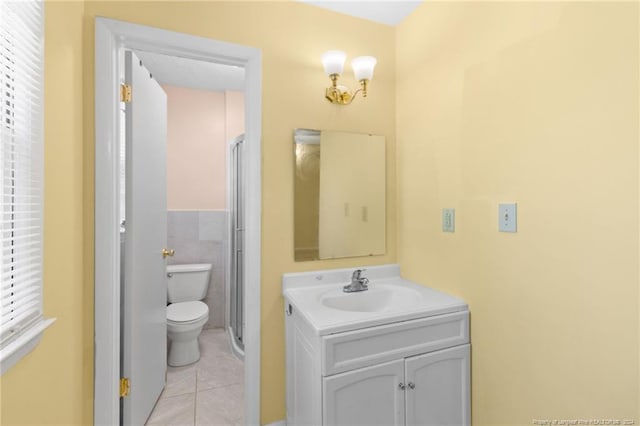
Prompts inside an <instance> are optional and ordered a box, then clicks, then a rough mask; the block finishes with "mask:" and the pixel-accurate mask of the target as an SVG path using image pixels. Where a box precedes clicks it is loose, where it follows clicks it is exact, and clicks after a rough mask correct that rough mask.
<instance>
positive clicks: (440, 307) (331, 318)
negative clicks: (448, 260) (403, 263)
mask: <svg viewBox="0 0 640 426" xmlns="http://www.w3.org/2000/svg"><path fill="white" fill-rule="evenodd" d="M355 269H366V272H364V273H363V276H365V277H367V278H369V280H370V282H369V289H370V290H367V291H372V292H373V291H376V289H378V288H385V289H392V290H393V289H394V287H395V286H398V290H399V292H402V293H403V294H405V295H407V294H408V295H415V300H413V301H412V302H411V303H410V305H411V306H407V305H406V304H405V305H401V306H395V305H394V304H393V303H392V302H391V303H390V304H389V306H388V307H386V308H385V309H383V310H377V311H372V312H359V311H349V310H341V309H334V308H330V307H328V306H325V305H324V304H323V303H321V300H322V298H323V297H327V296H328V295H339V294H340V293H341V292H342V287H343V286H344V285H346V284H349V282H350V280H351V273H352V272H353V271H354V270H355ZM282 289H283V295H284V298H285V307H287V306H286V304H291V305H292V308H293V309H294V310H296V312H298V313H299V314H301V315H302V316H303V317H304V318H305V319H306V320H307V321H308V322H309V324H311V326H312V327H313V328H314V329H315V331H316V333H318V335H327V334H332V333H337V332H343V331H349V330H357V329H360V328H366V327H371V326H375V325H381V324H389V323H394V322H399V321H407V320H412V319H417V318H425V317H429V316H433V315H440V314H447V313H452V312H460V311H466V310H467V304H466V303H465V302H464V301H463V300H461V299H459V298H457V297H454V296H450V295H448V294H445V293H442V292H440V291H437V290H434V289H431V288H429V287H425V286H422V285H420V284H416V283H414V282H412V281H409V280H406V279H404V278H402V277H401V276H400V268H399V266H398V265H382V266H374V267H365V268H349V269H333V270H324V271H313V272H303V273H293V274H284V275H283V278H282ZM363 293H364V292H363ZM348 297H358V296H357V293H351V294H350V295H349V296H348ZM405 299H406V298H405Z"/></svg>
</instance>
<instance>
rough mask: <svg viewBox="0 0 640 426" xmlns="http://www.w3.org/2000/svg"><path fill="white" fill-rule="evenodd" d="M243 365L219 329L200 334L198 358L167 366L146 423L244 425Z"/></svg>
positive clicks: (196, 425) (217, 425)
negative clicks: (161, 387) (193, 360)
mask: <svg viewBox="0 0 640 426" xmlns="http://www.w3.org/2000/svg"><path fill="white" fill-rule="evenodd" d="M243 410H244V364H243V362H242V361H241V360H239V359H238V358H237V357H236V356H235V355H233V353H232V352H231V346H230V342H229V335H228V334H227V333H226V332H225V330H224V329H221V328H213V329H206V330H203V331H202V334H200V360H199V361H198V362H196V363H194V364H191V365H187V366H185V367H167V383H166V385H165V387H164V391H163V392H162V394H161V395H160V399H159V400H158V402H157V403H156V406H155V408H154V409H153V412H152V413H151V416H149V420H148V421H147V423H146V424H147V425H148V426H156V425H171V426H183V425H189V426H200V425H203V426H204V425H207V426H223V425H224V426H236V425H237V426H239V425H242V424H244V416H243Z"/></svg>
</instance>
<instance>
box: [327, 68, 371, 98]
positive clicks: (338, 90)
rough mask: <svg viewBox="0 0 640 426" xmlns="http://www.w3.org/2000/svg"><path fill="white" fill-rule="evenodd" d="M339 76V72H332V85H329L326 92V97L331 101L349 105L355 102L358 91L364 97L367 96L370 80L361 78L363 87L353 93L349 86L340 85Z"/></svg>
mask: <svg viewBox="0 0 640 426" xmlns="http://www.w3.org/2000/svg"><path fill="white" fill-rule="evenodd" d="M338 77H339V74H331V75H330V76H329V78H331V87H328V88H327V90H326V92H325V97H326V98H327V100H328V101H329V102H331V103H332V104H338V105H349V104H351V102H353V100H354V99H355V98H356V96H357V95H358V93H362V97H363V98H366V97H367V86H368V84H369V80H367V79H362V80H360V86H361V87H360V88H359V89H358V90H356V91H355V92H353V93H352V92H351V90H349V88H348V87H345V86H338Z"/></svg>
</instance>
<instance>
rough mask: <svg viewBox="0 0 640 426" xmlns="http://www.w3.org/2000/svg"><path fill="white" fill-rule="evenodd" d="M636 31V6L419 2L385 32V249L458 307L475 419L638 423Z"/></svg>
mask: <svg viewBox="0 0 640 426" xmlns="http://www.w3.org/2000/svg"><path fill="white" fill-rule="evenodd" d="M638 31H639V27H638V4H637V3H626V4H623V3H617V4H616V3H604V2H600V3H598V2H592V3H537V4H536V3H503V2H477V3H473V2H465V3H427V4H424V5H422V6H421V7H420V8H419V9H418V10H417V11H416V12H414V13H413V14H412V15H411V16H410V17H409V18H408V19H407V20H406V21H405V22H403V23H402V24H401V25H400V26H399V27H398V30H397V33H396V42H397V44H396V46H397V70H396V77H397V84H396V89H397V97H396V104H397V121H396V127H397V130H398V131H397V134H396V136H397V148H398V151H397V156H398V163H397V170H398V180H399V186H398V203H399V207H398V208H399V215H398V223H399V228H398V256H399V258H400V260H401V265H402V269H403V272H404V273H405V274H406V275H407V276H408V277H409V278H413V279H415V280H417V281H421V282H424V283H426V284H427V285H430V286H433V287H436V288H440V289H442V290H444V291H447V292H450V293H452V294H456V295H459V296H461V297H463V298H464V299H465V300H467V301H468V303H469V305H470V310H471V340H472V347H473V348H472V353H473V355H472V389H473V391H472V403H473V408H472V413H473V423H474V424H475V425H530V424H531V422H532V419H575V418H578V419H592V418H593V419H602V418H614V419H621V420H622V419H635V421H636V423H637V422H638V421H640V418H638V417H636V416H637V415H638V355H639V354H638V266H639V265H638V261H639V253H638V140H639V139H638V137H639V134H638V125H639V122H638V114H639V109H638V75H639V74H638V47H639V46H638V33H639V32H638ZM505 201H513V202H517V203H518V232H517V233H516V234H506V233H499V232H498V231H497V205H498V203H499V202H505ZM443 207H454V208H456V232H455V233H454V234H449V233H442V232H441V231H440V226H441V225H440V214H441V208H443Z"/></svg>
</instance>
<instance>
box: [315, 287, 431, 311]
mask: <svg viewBox="0 0 640 426" xmlns="http://www.w3.org/2000/svg"><path fill="white" fill-rule="evenodd" d="M421 298H422V297H421V295H420V293H418V292H417V291H415V290H413V289H410V288H406V287H400V286H390V285H379V286H374V285H371V286H370V287H369V290H366V291H360V292H356V293H345V292H344V291H342V289H333V290H330V291H328V292H326V293H324V294H322V295H321V296H320V303H321V304H322V305H324V306H326V307H327V308H331V309H338V310H340V311H349V312H380V311H385V310H389V309H394V310H395V309H407V308H411V307H414V306H416V305H418V303H419V301H420V299H421Z"/></svg>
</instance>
